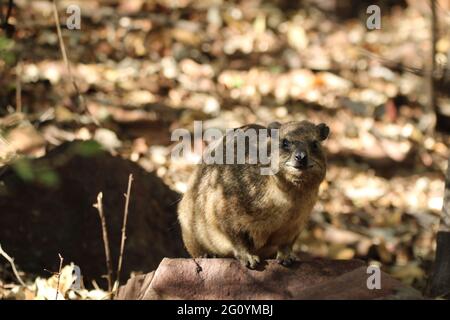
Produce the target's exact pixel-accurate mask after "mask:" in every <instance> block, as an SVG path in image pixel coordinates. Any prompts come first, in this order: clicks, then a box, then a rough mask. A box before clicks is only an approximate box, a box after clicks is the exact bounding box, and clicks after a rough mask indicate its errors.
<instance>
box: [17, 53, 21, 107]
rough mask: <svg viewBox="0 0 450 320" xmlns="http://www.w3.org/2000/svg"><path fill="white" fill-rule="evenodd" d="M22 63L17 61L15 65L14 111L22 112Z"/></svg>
mask: <svg viewBox="0 0 450 320" xmlns="http://www.w3.org/2000/svg"><path fill="white" fill-rule="evenodd" d="M21 76H22V63H21V62H20V61H19V62H18V63H17V66H16V112H17V113H20V112H22V81H21Z"/></svg>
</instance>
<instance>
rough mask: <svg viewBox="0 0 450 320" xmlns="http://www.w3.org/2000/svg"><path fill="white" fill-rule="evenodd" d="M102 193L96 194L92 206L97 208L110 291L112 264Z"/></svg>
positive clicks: (109, 289) (110, 289)
mask: <svg viewBox="0 0 450 320" xmlns="http://www.w3.org/2000/svg"><path fill="white" fill-rule="evenodd" d="M102 199H103V193H102V192H100V193H99V194H98V196H97V203H96V204H94V208H96V209H97V211H98V215H99V217H100V221H101V224H102V234H103V244H104V246H105V256H106V268H107V271H108V274H107V280H108V291H109V292H111V291H112V288H113V287H112V265H111V251H110V249H109V238H108V230H107V228H106V219H105V214H104V212H103V201H102Z"/></svg>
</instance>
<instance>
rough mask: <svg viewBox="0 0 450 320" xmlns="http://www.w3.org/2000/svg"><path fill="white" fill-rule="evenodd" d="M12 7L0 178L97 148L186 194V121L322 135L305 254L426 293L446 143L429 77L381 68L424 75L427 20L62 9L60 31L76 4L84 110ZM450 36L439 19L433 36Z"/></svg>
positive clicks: (174, 8) (36, 19) (412, 15)
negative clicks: (275, 125) (60, 150)
mask: <svg viewBox="0 0 450 320" xmlns="http://www.w3.org/2000/svg"><path fill="white" fill-rule="evenodd" d="M15 2H16V4H17V6H18V10H17V15H16V16H15V17H14V19H13V20H12V22H13V23H14V24H15V25H16V32H15V35H14V38H13V39H12V40H11V39H9V38H7V37H6V36H5V35H4V34H3V33H0V74H1V76H0V133H1V134H2V136H3V138H2V139H0V165H2V164H3V165H4V164H7V163H9V162H11V161H12V160H14V159H16V158H18V157H21V156H24V155H26V156H32V157H39V156H43V155H44V154H45V153H46V151H47V150H49V149H51V148H53V147H54V146H57V145H59V144H61V143H63V142H65V141H71V140H75V139H82V140H87V139H95V140H97V141H98V142H99V143H100V144H102V145H103V146H104V147H105V148H106V149H107V150H109V151H110V152H112V153H113V154H115V155H117V156H120V157H123V158H126V159H130V160H132V161H134V162H136V163H138V164H139V165H141V166H142V167H143V168H144V169H146V170H148V171H154V172H156V174H157V175H158V176H159V177H161V178H162V179H163V180H164V181H165V182H166V183H167V184H168V185H169V186H170V187H171V188H173V189H174V190H177V191H178V192H181V193H182V192H184V191H185V190H186V182H187V179H188V177H189V174H190V172H192V168H193V165H192V164H191V163H188V161H186V160H174V159H171V157H170V152H171V150H172V148H173V146H174V144H175V142H173V141H171V140H170V135H171V132H172V131H173V130H174V129H176V128H187V129H190V130H192V128H193V121H194V120H201V121H203V128H204V129H206V128H211V127H216V128H220V129H223V130H225V129H227V128H235V127H238V126H241V125H244V124H248V123H260V124H268V123H269V122H272V121H281V122H286V121H292V120H304V119H309V120H311V121H315V122H317V123H318V122H325V123H327V124H328V126H329V127H330V129H331V136H330V138H329V140H328V141H327V142H326V143H325V147H326V149H327V152H328V154H329V169H328V172H327V177H326V180H325V182H324V183H323V184H322V186H321V189H320V199H319V201H318V204H317V205H316V207H315V209H314V212H313V215H312V219H311V221H310V223H309V227H308V229H307V230H306V231H305V232H304V233H303V234H302V239H303V241H302V244H301V246H300V248H299V249H300V250H301V251H303V252H307V253H310V254H311V255H313V256H320V257H329V258H333V259H351V258H360V259H363V260H365V261H367V262H370V263H377V264H379V265H380V266H382V268H383V270H385V271H386V272H388V273H389V274H391V275H392V276H394V277H395V278H398V279H400V280H401V281H403V282H404V283H406V284H410V285H413V286H414V287H416V288H418V289H421V290H423V289H424V288H425V285H426V280H427V275H428V274H429V272H430V267H431V263H432V260H433V257H434V251H435V235H436V232H437V228H438V224H439V217H440V213H441V209H442V203H443V201H442V199H443V191H444V180H445V176H444V173H445V169H446V165H447V156H448V142H449V138H448V136H446V135H444V134H440V133H434V132H433V130H432V128H433V115H432V113H430V112H429V111H427V81H426V79H425V78H424V77H420V76H417V75H414V74H413V73H411V72H407V71H404V70H402V68H400V69H396V70H392V69H390V68H388V67H387V66H386V61H385V60H384V59H383V58H382V57H384V58H385V59H387V60H389V61H391V62H393V64H392V65H396V63H398V64H400V63H402V64H404V65H407V66H409V67H412V68H418V69H422V70H425V69H426V67H427V66H426V63H425V62H426V61H428V58H427V57H428V56H429V51H430V40H429V39H430V34H429V30H430V27H429V22H428V18H427V12H426V8H425V11H424V9H423V8H421V7H411V6H408V7H406V8H394V9H392V10H389V11H386V12H384V11H383V12H382V28H381V29H380V30H372V31H371V30H368V29H367V28H366V23H365V22H366V20H365V19H366V16H365V15H363V16H361V17H359V18H358V17H357V18H353V19H345V20H344V19H339V18H336V17H333V16H332V15H330V14H327V13H326V12H324V11H322V10H320V9H318V8H316V7H314V6H304V7H300V8H298V9H296V10H293V9H292V8H291V9H285V8H283V7H281V6H277V5H276V4H275V2H271V1H260V0H251V1H241V2H238V3H232V2H225V1H223V2H222V1H213V0H208V1H201V2H196V1H192V0H183V1H171V0H158V1H143V0H133V1H129V0H117V1H108V2H105V3H106V4H105V3H102V2H101V1H73V0H71V1H58V8H59V15H60V19H61V21H62V22H64V21H65V18H66V17H67V14H66V13H65V8H66V5H68V4H69V2H70V4H74V3H76V4H79V6H80V7H81V13H82V19H81V30H69V29H67V28H65V26H64V23H63V28H62V33H63V37H64V40H65V45H66V49H67V53H68V57H69V60H70V62H71V65H72V68H71V69H72V73H73V77H74V79H75V81H76V83H77V85H78V88H79V91H80V92H81V94H82V95H83V97H84V101H85V106H86V107H87V109H88V110H89V112H85V111H83V110H82V108H83V104H82V103H81V104H80V103H76V101H77V94H76V92H75V91H74V89H73V83H72V81H71V78H70V76H69V74H68V72H67V68H66V66H65V64H64V61H63V59H62V58H61V53H60V49H59V43H58V36H57V33H56V28H55V22H54V19H53V12H52V5H51V2H48V1H26V0H16V1H15ZM200 3H201V4H200ZM448 23H449V15H444V16H443V17H442V19H441V25H442V26H446V25H447V24H448ZM442 30H450V29H449V28H445V29H444V28H442ZM446 33H448V31H445V32H442V34H440V35H439V38H438V43H437V49H438V59H439V61H438V62H439V63H440V64H445V63H446V62H447V58H448V56H447V52H448V51H449V50H450V41H449V39H450V37H449V36H448V34H446ZM17 75H19V76H18V77H17ZM17 78H18V79H19V80H17ZM18 84H20V90H21V101H20V102H18V101H19V100H18V99H17V98H16V88H18ZM438 101H439V104H440V105H441V106H442V108H444V109H445V108H446V107H448V106H450V100H449V99H448V98H445V97H439V100H438ZM93 119H95V120H93ZM95 122H98V123H99V125H96V124H95ZM191 157H192V158H193V159H194V158H198V157H199V155H198V154H195V153H193V154H191ZM4 249H5V250H7V248H4ZM19 268H20V266H19ZM0 274H2V273H1V272H0ZM23 276H24V277H25V278H26V277H27V275H26V274H25V275H23ZM30 281H34V279H31V280H30ZM39 281H41V284H39ZM42 281H47V280H43V279H37V280H36V281H35V283H34V285H35V286H36V287H38V286H39V285H41V287H42ZM50 282H51V283H53V282H54V279H53V280H51V281H50ZM36 287H34V288H36ZM33 290H34V289H33ZM33 290H31V289H30V290H28V291H27V292H26V294H25V293H24V292H23V291H20V290H19V289H18V288H17V286H16V285H13V284H11V283H10V282H8V281H6V280H4V281H2V280H1V279H0V299H1V298H2V297H3V298H11V297H14V295H16V294H18V292H19V291H20V292H21V294H25V296H20V297H27V298H35V297H39V298H42V297H46V294H45V293H42V292H44V291H45V290H44V291H43V290H41V291H40V293H39V294H37V293H36V292H37V291H36V290H34V291H33ZM99 292H100V293H101V291H96V292H94V293H93V294H92V295H89V293H86V295H85V297H84V298H98V297H99V296H98V295H96V294H99Z"/></svg>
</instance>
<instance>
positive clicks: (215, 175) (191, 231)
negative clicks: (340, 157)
mask: <svg viewBox="0 0 450 320" xmlns="http://www.w3.org/2000/svg"><path fill="white" fill-rule="evenodd" d="M248 128H256V129H258V128H265V127H263V126H259V125H250V126H245V127H242V128H241V129H242V130H244V131H245V130H248ZM267 129H279V131H278V133H279V170H278V172H277V173H276V174H275V175H262V174H261V172H260V170H259V169H260V166H261V165H259V164H210V165H208V164H201V165H199V166H198V167H197V168H196V169H195V172H194V173H193V174H192V176H191V178H190V180H189V183H188V190H187V192H186V193H185V194H184V197H183V199H182V200H181V202H180V205H179V210H178V212H179V213H178V219H179V222H180V224H181V229H182V235H183V241H184V244H185V245H186V248H187V250H188V251H189V253H190V254H191V256H192V257H205V256H210V257H235V258H236V259H239V260H240V261H241V262H242V263H243V264H244V265H246V266H247V267H249V268H255V267H256V266H257V265H258V263H259V261H260V259H269V258H274V257H276V259H277V260H278V261H279V262H280V263H281V264H283V265H289V264H291V263H292V261H293V260H294V255H293V253H292V246H293V245H294V243H295V241H296V239H297V237H298V235H299V234H300V232H301V231H302V229H303V228H304V227H305V224H306V222H307V220H308V217H309V215H310V213H311V210H312V209H313V206H314V204H315V202H316V200H317V196H318V190H319V185H320V183H321V182H322V180H323V179H324V178H325V173H326V157H325V153H324V151H323V149H322V146H321V143H322V141H324V140H325V139H326V138H327V137H328V134H329V131H330V130H329V128H328V126H326V125H325V124H324V123H321V124H319V125H315V124H313V123H311V122H309V121H301V122H288V123H285V124H280V123H278V122H274V123H272V124H270V125H269V127H268V128H267ZM222 141H223V140H222ZM267 143H268V144H269V145H271V138H269V139H268V142H267ZM272 144H273V143H272Z"/></svg>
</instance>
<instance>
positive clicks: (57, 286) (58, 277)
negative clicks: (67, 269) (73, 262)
mask: <svg viewBox="0 0 450 320" xmlns="http://www.w3.org/2000/svg"><path fill="white" fill-rule="evenodd" d="M58 257H59V269H58V274H57V275H56V276H57V279H58V281H57V282H56V298H55V300H58V293H59V281H60V280H61V269H62V265H63V261H64V258H63V257H62V256H61V254H60V253H58Z"/></svg>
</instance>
